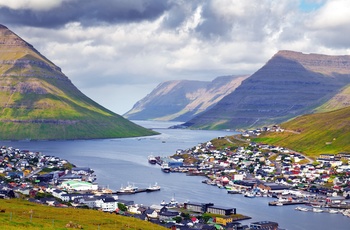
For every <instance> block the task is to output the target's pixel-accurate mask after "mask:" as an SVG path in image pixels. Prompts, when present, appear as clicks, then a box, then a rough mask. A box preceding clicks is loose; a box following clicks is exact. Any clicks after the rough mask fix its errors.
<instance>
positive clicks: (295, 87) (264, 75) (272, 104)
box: [184, 50, 350, 129]
mask: <svg viewBox="0 0 350 230" xmlns="http://www.w3.org/2000/svg"><path fill="white" fill-rule="evenodd" d="M349 83H350V56H349V55H344V56H329V55H321V54H303V53H300V52H294V51H286V50H284V51H279V52H278V53H276V54H275V55H274V56H273V57H272V58H271V59H270V60H269V61H268V62H267V63H266V64H265V65H264V66H263V67H262V68H261V69H259V70H258V71H257V72H255V73H254V74H253V75H251V76H250V77H249V78H248V79H246V80H245V81H243V82H242V84H241V85H240V86H239V87H237V89H236V90H235V91H233V92H232V93H230V94H229V95H227V96H226V97H224V98H223V99H222V100H221V101H220V102H218V103H217V104H216V105H215V106H214V107H213V108H211V109H209V110H208V111H206V112H204V113H202V114H199V115H198V116H196V117H195V118H193V119H191V120H190V121H188V122H186V123H185V124H184V125H185V126H189V127H191V128H202V129H238V128H250V127H261V126H264V125H268V124H279V123H281V122H284V121H287V120H289V119H291V118H293V117H296V116H299V115H302V114H307V113H311V112H312V111H313V110H314V109H316V108H317V107H319V106H321V105H322V104H324V103H325V102H327V101H328V100H330V99H331V98H332V97H333V96H335V95H336V94H337V93H339V91H340V90H341V89H342V88H343V87H345V86H346V85H347V84H349Z"/></svg>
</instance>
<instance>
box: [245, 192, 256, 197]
mask: <svg viewBox="0 0 350 230" xmlns="http://www.w3.org/2000/svg"><path fill="white" fill-rule="evenodd" d="M244 197H248V198H254V197H255V194H254V193H253V192H246V193H245V194H244Z"/></svg>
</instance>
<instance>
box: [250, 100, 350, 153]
mask: <svg viewBox="0 0 350 230" xmlns="http://www.w3.org/2000/svg"><path fill="white" fill-rule="evenodd" d="M281 127H282V128H285V129H286V130H287V131H285V132H283V133H271V132H268V133H265V134H263V135H262V136H260V137H259V138H255V139H253V140H252V141H255V142H264V143H268V144H274V145H280V146H283V147H287V148H290V149H293V150H295V151H298V152H301V153H304V154H306V155H308V156H310V157H317V156H319V155H320V154H322V153H331V154H337V153H340V152H350V144H349V140H350V107H346V108H343V109H339V110H336V111H331V112H326V113H318V114H310V115H304V116H300V117H298V118H296V119H293V120H291V121H288V122H286V123H283V124H281ZM288 131H290V132H288Z"/></svg>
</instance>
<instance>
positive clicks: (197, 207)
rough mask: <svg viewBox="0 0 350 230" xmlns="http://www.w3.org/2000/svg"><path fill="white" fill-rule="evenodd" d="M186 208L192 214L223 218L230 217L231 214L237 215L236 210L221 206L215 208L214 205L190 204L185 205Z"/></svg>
mask: <svg viewBox="0 0 350 230" xmlns="http://www.w3.org/2000/svg"><path fill="white" fill-rule="evenodd" d="M184 208H185V209H187V210H190V211H192V212H198V213H212V214H218V215H223V216H228V215H231V214H236V209H235V208H227V207H221V206H215V205H214V204H213V203H194V202H188V203H185V204H184Z"/></svg>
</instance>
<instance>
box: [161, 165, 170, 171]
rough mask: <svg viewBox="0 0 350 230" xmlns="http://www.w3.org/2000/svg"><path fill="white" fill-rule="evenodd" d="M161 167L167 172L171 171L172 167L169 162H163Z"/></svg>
mask: <svg viewBox="0 0 350 230" xmlns="http://www.w3.org/2000/svg"><path fill="white" fill-rule="evenodd" d="M160 168H161V170H162V171H163V172H165V173H168V172H170V167H169V165H168V164H167V163H163V164H162V165H161V167H160Z"/></svg>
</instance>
